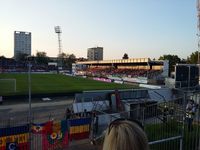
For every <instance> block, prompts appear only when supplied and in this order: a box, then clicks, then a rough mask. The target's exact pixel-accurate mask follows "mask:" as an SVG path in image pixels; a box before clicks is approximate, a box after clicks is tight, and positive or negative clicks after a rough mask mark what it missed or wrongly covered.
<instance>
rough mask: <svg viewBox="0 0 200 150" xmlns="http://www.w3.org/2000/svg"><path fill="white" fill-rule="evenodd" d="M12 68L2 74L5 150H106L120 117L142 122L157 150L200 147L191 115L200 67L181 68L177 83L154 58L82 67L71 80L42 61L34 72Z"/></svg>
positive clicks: (75, 68)
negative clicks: (113, 125) (112, 125)
mask: <svg viewBox="0 0 200 150" xmlns="http://www.w3.org/2000/svg"><path fill="white" fill-rule="evenodd" d="M12 67H13V68H17V67H16V66H13V65H12V63H10V65H8V63H7V64H6V65H5V66H3V65H2V66H1V69H0V70H1V74H0V83H1V86H0V95H1V99H3V101H2V104H3V105H2V106H1V112H2V113H1V115H0V117H1V120H2V121H1V124H0V125H1V128H0V129H1V133H2V134H1V141H2V146H1V147H2V148H5V147H6V146H7V145H11V146H12V145H16V143H17V144H18V147H20V148H22V149H28V147H29V146H30V145H31V148H32V149H45V148H47V147H51V148H58V149H59V148H60V149H70V148H71V149H77V148H79V147H84V148H86V149H98V148H100V149H101V147H102V142H103V137H104V132H105V130H106V128H107V125H108V124H109V123H111V122H112V121H113V120H116V119H117V118H124V119H126V118H128V119H130V118H132V119H134V120H138V121H140V122H141V123H142V125H143V127H144V131H145V133H146V134H147V137H148V140H149V142H148V143H149V146H150V148H151V149H155V150H157V149H160V148H161V147H164V148H165V149H180V148H181V147H186V149H191V148H194V147H196V145H198V140H197V138H198V136H199V134H197V133H198V132H197V130H198V129H199V125H198V114H197V112H196V113H195V115H193V121H192V124H189V121H186V120H187V119H189V118H187V117H185V115H187V112H185V111H184V108H185V105H186V104H187V102H188V101H191V100H192V101H194V102H195V104H198V98H199V92H198V91H199V90H198V86H197V85H198V83H197V81H196V80H198V79H197V78H196V76H197V71H198V67H196V66H195V65H177V66H176V69H175V70H176V72H175V75H176V77H175V78H169V77H168V75H169V70H168V68H169V64H168V61H155V60H151V59H150V58H132V59H117V60H102V61H78V62H76V63H75V64H73V65H72V71H71V74H70V73H65V72H64V71H62V72H60V73H57V72H56V71H52V70H51V69H49V67H48V66H47V67H46V68H45V67H43V68H42V69H41V67H39V68H40V69H39V68H38V66H34V63H33V66H32V68H31V69H30V70H28V66H26V64H24V65H22V66H21V67H18V68H17V69H15V70H13V69H12ZM188 68H189V69H188ZM184 69H186V70H184ZM180 70H181V71H180ZM183 70H184V71H183ZM196 70H197V71H196ZM188 71H189V74H190V78H191V81H190V83H186V82H185V81H186V79H188V76H186V75H187V74H188ZM166 79H167V80H166ZM166 81H167V83H168V84H169V83H170V84H169V85H170V86H169V87H167V86H166ZM169 81H170V82H169ZM194 81H195V82H194ZM177 83H178V84H177ZM180 85H181V87H179V86H180ZM177 86H178V88H177ZM188 87H189V89H188ZM30 92H31V93H30ZM30 94H31V95H30ZM29 96H31V97H29ZM22 99H23V100H22ZM30 99H31V103H30V101H28V100H30ZM30 104H31V105H30ZM13 106H15V107H13ZM7 110H9V113H8V111H7ZM4 112H7V113H6V114H4ZM29 117H31V118H29ZM8 118H9V119H8ZM24 118H27V119H24ZM30 121H31V126H30ZM7 126H9V127H7ZM183 127H184V128H183ZM18 131H19V132H18ZM183 133H184V135H183ZM29 136H31V137H32V140H31V142H29V140H28V139H29ZM14 137H17V138H18V139H20V138H21V139H22V138H23V139H24V140H23V141H20V140H17V142H15V140H14ZM8 138H10V139H13V140H10V143H7V142H5V140H6V139H8ZM80 143H81V144H80ZM91 143H92V145H91Z"/></svg>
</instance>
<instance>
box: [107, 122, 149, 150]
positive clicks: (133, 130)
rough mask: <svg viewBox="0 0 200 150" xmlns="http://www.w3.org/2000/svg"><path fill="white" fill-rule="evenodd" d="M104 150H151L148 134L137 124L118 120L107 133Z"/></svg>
mask: <svg viewBox="0 0 200 150" xmlns="http://www.w3.org/2000/svg"><path fill="white" fill-rule="evenodd" d="M103 150H149V146H148V140H147V137H146V134H145V133H144V131H143V129H142V128H141V127H140V126H138V124H137V123H135V122H133V121H128V120H121V119H117V120H115V121H113V122H112V123H111V124H110V125H109V127H108V129H107V131H106V135H105V139H104V144H103Z"/></svg>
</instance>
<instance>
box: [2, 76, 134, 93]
mask: <svg viewBox="0 0 200 150" xmlns="http://www.w3.org/2000/svg"><path fill="white" fill-rule="evenodd" d="M2 79H9V80H2ZM10 79H11V80H10ZM15 81H16V91H15V83H14V82H15ZM125 88H136V87H135V86H132V85H125V84H116V83H105V82H100V81H94V80H91V79H84V78H80V77H71V76H66V75H58V74H31V89H32V90H31V92H32V94H54V93H66V94H67V93H76V92H82V91H84V90H106V89H125ZM27 94H28V74H0V95H2V96H9V95H27Z"/></svg>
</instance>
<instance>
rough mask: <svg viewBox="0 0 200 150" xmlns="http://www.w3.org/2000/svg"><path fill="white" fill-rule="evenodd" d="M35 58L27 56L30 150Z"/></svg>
mask: <svg viewBox="0 0 200 150" xmlns="http://www.w3.org/2000/svg"><path fill="white" fill-rule="evenodd" d="M33 59H34V57H32V56H27V61H28V104H29V111H28V112H29V113H28V118H29V142H30V144H29V145H30V149H31V123H32V117H31V116H32V114H31V67H32V64H31V62H32V61H33Z"/></svg>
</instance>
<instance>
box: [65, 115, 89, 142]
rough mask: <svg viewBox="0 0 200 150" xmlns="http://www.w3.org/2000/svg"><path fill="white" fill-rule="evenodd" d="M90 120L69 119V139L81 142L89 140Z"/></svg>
mask: <svg viewBox="0 0 200 150" xmlns="http://www.w3.org/2000/svg"><path fill="white" fill-rule="evenodd" d="M91 121H92V119H91V118H78V119H69V120H68V123H69V139H70V140H81V139H86V138H89V135H90V125H91Z"/></svg>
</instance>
